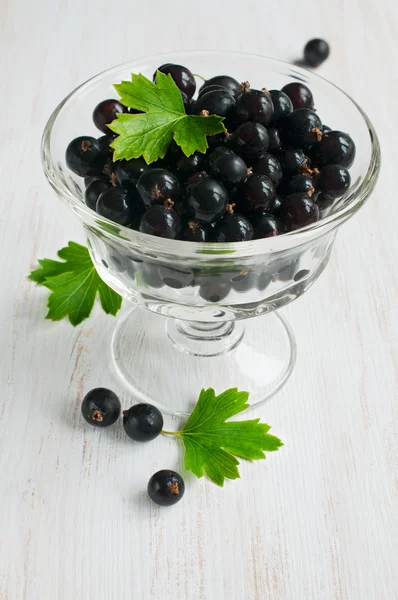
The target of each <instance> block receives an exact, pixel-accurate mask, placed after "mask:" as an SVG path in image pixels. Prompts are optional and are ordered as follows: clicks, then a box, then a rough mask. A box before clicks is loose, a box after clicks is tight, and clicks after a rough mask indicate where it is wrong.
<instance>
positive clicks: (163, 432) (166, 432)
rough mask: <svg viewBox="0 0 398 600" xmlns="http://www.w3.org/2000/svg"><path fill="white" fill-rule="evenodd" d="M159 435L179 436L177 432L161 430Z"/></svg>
mask: <svg viewBox="0 0 398 600" xmlns="http://www.w3.org/2000/svg"><path fill="white" fill-rule="evenodd" d="M161 433H162V434H163V435H180V432H179V431H166V430H165V429H162V431H161Z"/></svg>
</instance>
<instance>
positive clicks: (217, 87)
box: [198, 84, 233, 99]
mask: <svg viewBox="0 0 398 600" xmlns="http://www.w3.org/2000/svg"><path fill="white" fill-rule="evenodd" d="M225 89H226V88H225V87H223V86H222V85H216V84H214V85H207V86H205V87H201V88H200V90H199V95H198V99H199V98H200V97H201V96H203V94H207V92H219V91H220V90H222V91H225ZM227 91H228V90H227ZM231 95H232V96H233V94H231Z"/></svg>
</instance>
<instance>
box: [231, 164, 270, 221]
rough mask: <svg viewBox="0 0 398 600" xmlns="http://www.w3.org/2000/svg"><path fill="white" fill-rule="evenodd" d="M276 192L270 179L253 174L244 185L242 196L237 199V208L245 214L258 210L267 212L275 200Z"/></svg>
mask: <svg viewBox="0 0 398 600" xmlns="http://www.w3.org/2000/svg"><path fill="white" fill-rule="evenodd" d="M275 196H276V190H275V186H274V184H273V183H272V181H271V179H269V177H266V176H265V175H259V174H257V173H253V175H249V177H248V178H247V179H246V181H245V183H244V184H243V185H242V188H241V194H240V196H239V197H238V198H237V200H238V201H237V202H236V208H237V210H239V211H240V212H242V213H243V214H249V213H252V212H255V211H257V210H263V209H264V210H266V209H267V208H268V205H269V203H270V202H271V201H272V200H273V199H274V198H275Z"/></svg>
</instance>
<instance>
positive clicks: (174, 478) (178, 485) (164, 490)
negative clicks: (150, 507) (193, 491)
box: [148, 469, 185, 506]
mask: <svg viewBox="0 0 398 600" xmlns="http://www.w3.org/2000/svg"><path fill="white" fill-rule="evenodd" d="M184 492H185V484H184V480H183V478H182V477H181V475H179V474H178V473H176V472H175V471H171V470H169V469H163V470H162V471H158V472H157V473H155V474H154V475H152V477H151V478H150V480H149V482H148V495H149V497H150V499H151V500H152V501H153V502H155V504H159V506H172V505H173V504H176V503H177V502H179V501H180V500H181V498H182V497H183V495H184Z"/></svg>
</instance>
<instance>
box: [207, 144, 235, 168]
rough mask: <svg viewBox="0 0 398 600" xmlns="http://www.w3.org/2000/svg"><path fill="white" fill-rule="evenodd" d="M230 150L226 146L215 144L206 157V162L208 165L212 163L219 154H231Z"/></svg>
mask: <svg viewBox="0 0 398 600" xmlns="http://www.w3.org/2000/svg"><path fill="white" fill-rule="evenodd" d="M231 152H232V150H231V149H230V148H228V146H216V147H215V148H213V150H212V151H211V152H210V154H209V156H208V157H207V158H208V162H209V164H210V165H212V164H213V163H214V161H215V160H217V159H218V158H220V156H224V155H225V154H231Z"/></svg>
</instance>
